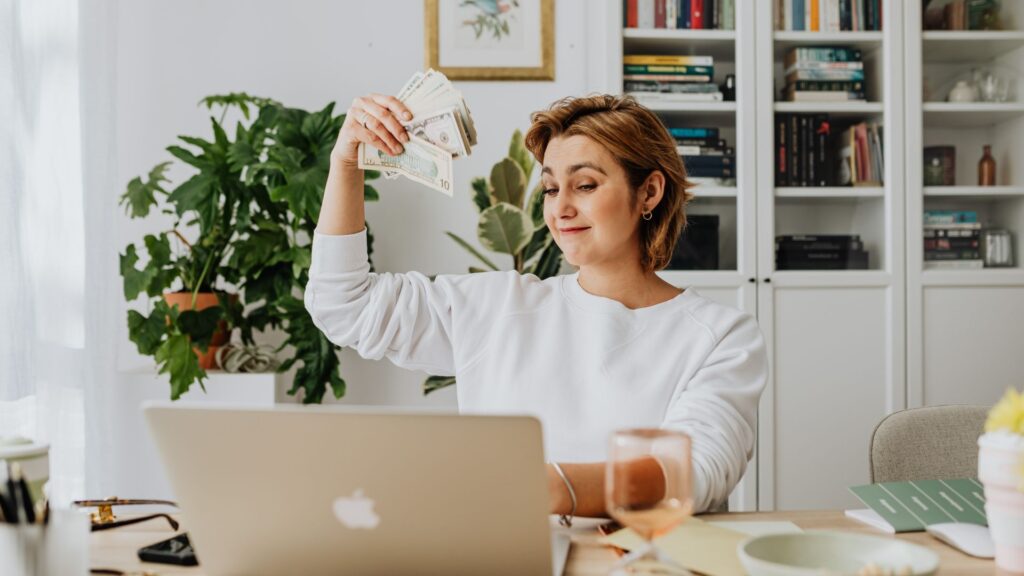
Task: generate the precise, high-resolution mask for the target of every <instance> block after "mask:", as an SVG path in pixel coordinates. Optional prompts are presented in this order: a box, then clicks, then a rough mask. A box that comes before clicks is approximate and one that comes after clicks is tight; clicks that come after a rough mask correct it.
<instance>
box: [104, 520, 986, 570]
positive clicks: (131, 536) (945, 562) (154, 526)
mask: <svg viewBox="0 0 1024 576" xmlns="http://www.w3.org/2000/svg"><path fill="white" fill-rule="evenodd" d="M701 518H702V519H704V520H742V521H756V520H763V521H768V520H775V521H784V520H788V521H791V522H793V523H795V524H796V525H797V526H799V527H801V528H803V529H805V530H843V531H847V532H861V533H865V534H875V535H879V534H880V533H879V532H878V531H877V530H875V529H873V528H871V527H869V526H865V525H864V524H861V523H859V522H856V521H854V520H850V519H848V518H846V517H845V516H843V513H842V512H841V511H835V510H827V511H814V512H756V513H745V514H713V515H706V516H701ZM173 534H174V533H173V532H172V531H171V530H170V528H169V527H168V526H167V524H166V523H161V522H159V521H153V522H146V523H144V524H141V525H135V526H129V527H126V528H121V529H116V530H110V531H107V532H97V533H95V534H93V535H92V536H91V538H92V559H91V565H92V567H93V568H116V569H119V570H124V571H142V570H150V571H153V572H156V573H158V574H160V575H161V576H167V575H183V576H184V575H187V576H201V575H202V574H203V572H202V569H201V567H196V568H181V567H175V566H170V565H166V564H149V563H142V562H139V560H138V557H137V556H136V550H138V549H139V548H141V547H142V546H146V545H149V544H153V543H155V542H157V541H159V540H163V539H165V538H170V537H171V536H172V535H173ZM888 537H898V538H900V539H902V540H907V541H909V542H913V543H915V544H920V545H922V546H924V547H926V548H930V549H931V550H934V551H935V552H936V553H937V554H938V555H939V560H940V567H939V572H938V573H939V574H940V575H941V576H952V575H956V576H974V575H981V574H984V575H992V574H1000V572H998V571H997V570H996V568H995V563H994V562H992V561H991V560H979V559H976V558H972V557H970V556H967V555H965V554H963V553H961V552H959V551H957V550H954V549H953V548H950V547H949V546H946V545H944V544H942V543H940V542H938V541H937V540H935V539H934V538H932V537H931V536H929V535H927V534H925V533H923V532H916V533H912V534H907V535H901V536H888ZM597 538H599V536H598V534H597V533H596V532H590V531H583V532H578V533H574V534H573V546H572V549H571V551H570V552H569V563H568V566H567V567H566V571H565V575H566V576H590V575H595V576H596V575H601V576H604V575H606V574H607V573H608V569H609V567H610V566H611V565H612V564H613V563H614V562H615V560H616V558H617V556H616V555H615V552H613V551H612V550H610V549H608V548H606V547H604V546H601V545H600V544H598V543H597Z"/></svg>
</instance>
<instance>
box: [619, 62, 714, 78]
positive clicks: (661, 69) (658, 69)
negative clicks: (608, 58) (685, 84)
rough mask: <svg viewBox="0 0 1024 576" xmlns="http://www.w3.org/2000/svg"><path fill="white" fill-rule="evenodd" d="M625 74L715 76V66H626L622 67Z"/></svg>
mask: <svg viewBox="0 0 1024 576" xmlns="http://www.w3.org/2000/svg"><path fill="white" fill-rule="evenodd" d="M622 73H623V74H642V75H645V76H648V75H650V76H655V78H653V79H655V80H656V79H657V77H658V76H694V75H696V76H714V74H715V67H714V66H694V65H688V64H687V65H682V66H666V65H659V64H625V65H623V66H622Z"/></svg>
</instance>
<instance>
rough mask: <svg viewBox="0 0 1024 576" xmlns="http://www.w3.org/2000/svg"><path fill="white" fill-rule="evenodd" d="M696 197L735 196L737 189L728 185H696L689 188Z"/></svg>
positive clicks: (737, 192)
mask: <svg viewBox="0 0 1024 576" xmlns="http://www.w3.org/2000/svg"><path fill="white" fill-rule="evenodd" d="M690 191H691V192H693V195H694V196H695V197H697V198H736V197H737V196H738V194H739V191H738V190H737V189H736V188H735V187H730V186H699V185H698V186H696V187H694V188H691V189H690Z"/></svg>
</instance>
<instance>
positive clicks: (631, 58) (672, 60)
mask: <svg viewBox="0 0 1024 576" xmlns="http://www.w3.org/2000/svg"><path fill="white" fill-rule="evenodd" d="M622 63H623V64H624V65H625V64H644V65H652V64H653V65H663V66H714V64H715V59H714V58H713V57H711V56H662V55H648V54H627V55H625V56H623V57H622Z"/></svg>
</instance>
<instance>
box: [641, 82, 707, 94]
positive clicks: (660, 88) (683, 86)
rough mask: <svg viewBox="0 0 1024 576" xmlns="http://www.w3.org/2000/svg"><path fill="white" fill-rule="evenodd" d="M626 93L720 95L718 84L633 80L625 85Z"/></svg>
mask: <svg viewBox="0 0 1024 576" xmlns="http://www.w3.org/2000/svg"><path fill="white" fill-rule="evenodd" d="M623 89H624V91H625V92H674V93H678V94H714V93H716V92H719V93H720V89H719V88H718V86H717V85H716V84H710V83H700V82H660V81H658V80H633V81H630V82H624V83H623Z"/></svg>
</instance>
